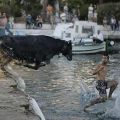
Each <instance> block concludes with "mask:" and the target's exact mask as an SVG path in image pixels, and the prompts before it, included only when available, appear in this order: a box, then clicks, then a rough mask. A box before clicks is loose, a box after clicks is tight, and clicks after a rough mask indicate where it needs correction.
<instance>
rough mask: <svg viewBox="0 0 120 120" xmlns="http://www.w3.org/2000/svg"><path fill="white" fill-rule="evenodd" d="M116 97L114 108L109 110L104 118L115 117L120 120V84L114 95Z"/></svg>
mask: <svg viewBox="0 0 120 120" xmlns="http://www.w3.org/2000/svg"><path fill="white" fill-rule="evenodd" d="M114 97H116V100H115V105H114V107H111V108H109V109H107V111H106V112H105V114H104V116H107V117H113V118H120V83H119V85H118V88H117V89H116V91H115V93H114Z"/></svg>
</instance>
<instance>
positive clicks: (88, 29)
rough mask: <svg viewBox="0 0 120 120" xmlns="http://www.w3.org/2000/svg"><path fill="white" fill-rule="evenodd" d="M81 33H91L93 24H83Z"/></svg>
mask: <svg viewBox="0 0 120 120" xmlns="http://www.w3.org/2000/svg"><path fill="white" fill-rule="evenodd" d="M82 33H86V34H93V33H94V27H93V26H83V27H82Z"/></svg>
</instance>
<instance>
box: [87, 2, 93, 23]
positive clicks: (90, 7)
mask: <svg viewBox="0 0 120 120" xmlns="http://www.w3.org/2000/svg"><path fill="white" fill-rule="evenodd" d="M92 20H93V5H92V4H90V6H89V7H88V21H92Z"/></svg>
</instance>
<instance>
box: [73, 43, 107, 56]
mask: <svg viewBox="0 0 120 120" xmlns="http://www.w3.org/2000/svg"><path fill="white" fill-rule="evenodd" d="M104 51H106V44H105V42H103V43H101V44H93V45H92V44H91V45H73V46H72V53H73V54H93V53H99V52H104Z"/></svg>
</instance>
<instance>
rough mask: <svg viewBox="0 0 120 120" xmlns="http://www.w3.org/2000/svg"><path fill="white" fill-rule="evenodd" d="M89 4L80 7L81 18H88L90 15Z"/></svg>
mask: <svg viewBox="0 0 120 120" xmlns="http://www.w3.org/2000/svg"><path fill="white" fill-rule="evenodd" d="M88 7H89V5H88V4H85V5H82V6H81V7H80V19H81V20H86V19H87V17H88Z"/></svg>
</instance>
